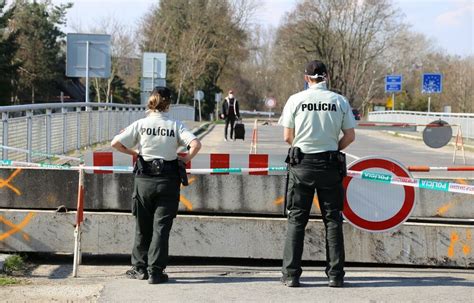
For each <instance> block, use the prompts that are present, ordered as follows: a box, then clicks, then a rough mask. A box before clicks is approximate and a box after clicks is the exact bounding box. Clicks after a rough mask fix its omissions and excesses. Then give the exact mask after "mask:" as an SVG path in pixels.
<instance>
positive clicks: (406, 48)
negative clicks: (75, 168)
mask: <svg viewBox="0 0 474 303" xmlns="http://www.w3.org/2000/svg"><path fill="white" fill-rule="evenodd" d="M71 6H72V4H65V5H59V6H58V5H53V4H52V3H51V1H49V0H43V1H28V0H16V1H14V3H13V5H12V6H10V7H6V6H5V2H4V1H3V2H2V1H0V102H2V104H14V103H19V102H23V103H29V102H46V101H51V100H54V99H55V98H57V94H58V87H59V88H60V85H59V84H60V83H62V82H64V81H67V79H66V78H65V76H64V74H65V72H64V69H65V34H64V33H63V32H62V31H61V27H62V26H63V25H64V23H65V15H66V12H67V10H68V9H70V8H71ZM258 7H259V2H258V1H257V0H161V1H157V2H156V3H155V4H154V5H152V6H151V7H150V10H149V11H148V13H146V14H145V15H144V16H143V18H142V19H141V20H140V22H139V25H138V27H137V29H136V32H134V31H133V30H132V28H131V27H130V26H127V25H123V24H120V23H118V22H117V21H115V20H113V19H110V18H109V19H104V20H102V21H101V22H100V23H98V24H96V25H94V26H91V27H89V28H77V29H76V30H77V31H81V32H90V33H107V34H110V35H111V36H112V74H111V77H110V78H109V79H94V81H92V83H91V91H93V93H94V95H93V96H92V97H93V98H91V100H94V101H100V102H111V101H113V102H124V103H139V102H140V101H139V94H140V75H141V54H142V53H143V52H164V53H166V54H167V85H168V86H169V87H170V88H171V90H172V92H173V99H174V100H175V101H176V103H182V104H193V101H192V98H193V92H194V91H195V90H197V89H199V90H202V91H204V92H205V96H206V97H205V102H204V104H203V113H204V114H205V117H206V116H207V114H208V113H211V112H213V111H214V109H215V102H214V94H215V93H218V92H224V93H226V92H227V90H229V89H233V90H234V91H235V93H236V95H237V98H238V99H239V100H240V102H241V106H242V108H244V109H248V110H254V109H256V110H265V107H264V100H265V99H267V98H269V97H272V98H274V99H276V100H277V111H278V110H279V109H281V108H282V107H283V106H284V103H285V102H286V100H287V98H288V97H289V96H290V95H291V94H294V93H296V92H297V91H299V90H301V89H302V88H303V86H304V82H303V76H302V73H303V68H304V65H305V63H306V62H307V61H309V60H312V59H320V60H322V61H323V62H325V63H326V65H327V66H328V71H329V74H330V81H329V86H330V88H331V89H332V90H335V91H337V92H340V93H341V94H343V95H345V96H346V97H347V98H348V100H349V101H350V103H351V105H352V107H354V108H359V109H360V110H362V111H366V110H369V109H371V108H372V107H373V106H374V105H383V104H385V102H386V98H387V94H386V93H385V92H384V77H385V75H387V74H402V75H403V91H402V92H401V93H400V94H397V96H396V103H395V105H396V109H397V110H401V109H403V110H419V111H425V110H427V101H426V100H427V96H426V95H423V94H422V93H421V75H422V74H423V73H425V72H439V73H442V74H443V93H442V94H440V95H433V96H432V111H442V110H443V106H446V105H449V106H451V107H452V111H453V112H463V113H469V112H473V111H474V104H473V103H474V102H473V98H472V96H471V94H470V92H471V91H472V90H473V89H474V87H473V82H474V81H473V76H474V75H473V71H474V56H472V55H471V56H464V57H461V56H455V55H449V54H446V52H445V51H443V49H441V48H439V47H437V46H436V44H435V43H434V42H433V41H430V40H429V39H428V38H427V37H425V36H424V35H422V34H420V33H416V32H414V31H412V30H411V28H410V26H409V25H407V24H406V23H405V22H404V18H403V15H402V13H401V12H400V11H399V10H398V9H397V8H396V7H395V6H394V4H393V2H392V1H391V0H365V1H357V0H300V1H297V3H296V4H295V6H294V8H293V9H292V10H291V11H290V12H288V13H287V14H286V16H285V17H284V18H283V20H282V21H281V22H280V25H279V26H278V27H277V28H272V27H270V26H264V25H261V24H259V22H258V20H257V19H256V17H255V12H256V9H257V8H258Z"/></svg>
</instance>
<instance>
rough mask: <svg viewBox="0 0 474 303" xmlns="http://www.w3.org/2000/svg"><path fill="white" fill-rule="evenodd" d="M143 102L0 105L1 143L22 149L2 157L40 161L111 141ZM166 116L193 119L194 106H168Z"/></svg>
mask: <svg viewBox="0 0 474 303" xmlns="http://www.w3.org/2000/svg"><path fill="white" fill-rule="evenodd" d="M144 112H145V106H144V105H132V104H130V105H127V104H115V103H88V104H87V105H86V104H85V103H46V104H31V105H13V106H1V107H0V113H1V115H2V123H1V125H0V142H1V144H2V145H3V146H11V147H15V148H22V149H26V150H28V151H29V153H27V154H26V156H25V155H24V154H14V155H9V151H8V150H7V149H2V159H11V160H23V159H26V161H28V162H32V161H37V160H41V159H43V158H44V155H36V156H35V153H34V152H35V151H36V152H42V153H46V154H65V153H67V152H69V151H72V150H78V149H80V148H82V147H86V146H91V145H93V144H95V143H100V142H105V141H109V140H111V139H112V138H113V137H114V136H115V135H116V134H117V133H118V132H119V131H120V130H121V129H123V128H124V127H126V126H127V125H129V124H131V123H133V122H134V121H136V120H138V119H141V118H143V117H144ZM170 117H171V118H173V119H178V120H194V108H193V107H191V106H187V105H172V106H171V109H170Z"/></svg>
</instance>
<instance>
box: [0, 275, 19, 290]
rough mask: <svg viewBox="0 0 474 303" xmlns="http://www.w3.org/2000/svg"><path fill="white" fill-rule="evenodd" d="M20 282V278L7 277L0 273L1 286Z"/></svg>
mask: <svg viewBox="0 0 474 303" xmlns="http://www.w3.org/2000/svg"><path fill="white" fill-rule="evenodd" d="M19 283H20V280H18V279H15V278H11V277H7V276H5V275H0V287H1V286H8V285H15V284H19Z"/></svg>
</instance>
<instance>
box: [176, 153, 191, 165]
mask: <svg viewBox="0 0 474 303" xmlns="http://www.w3.org/2000/svg"><path fill="white" fill-rule="evenodd" d="M178 160H181V161H183V162H184V163H188V162H189V161H190V160H191V159H190V158H189V155H186V156H184V157H183V156H178Z"/></svg>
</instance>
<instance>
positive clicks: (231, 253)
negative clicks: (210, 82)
mask: <svg viewBox="0 0 474 303" xmlns="http://www.w3.org/2000/svg"><path fill="white" fill-rule="evenodd" d="M74 218H75V214H74V213H55V212H51V211H27V210H2V211H0V220H1V222H2V223H0V252H28V251H34V252H60V253H71V252H72V251H73V245H74V226H73V223H74ZM5 222H8V223H7V224H5ZM134 230H135V222H134V217H133V216H131V215H130V214H123V213H88V212H86V213H85V221H84V224H83V228H82V231H83V234H82V250H83V252H84V253H92V254H130V252H131V248H132V243H133V242H132V241H133V237H134ZM344 234H345V239H346V240H345V246H346V260H347V261H348V262H363V263H376V264H406V265H432V266H453V267H465V268H474V252H473V248H474V242H473V240H472V235H473V234H474V226H472V225H449V224H420V223H405V224H403V225H402V226H401V227H400V228H398V229H396V230H394V231H391V232H383V233H375V234H374V233H368V232H364V231H360V230H358V229H355V228H353V227H352V226H351V225H349V224H344ZM285 236H286V219H284V218H281V219H280V218H245V217H222V216H221V217H217V216H211V217H210V216H189V215H180V216H178V217H177V219H176V220H175V223H174V225H173V229H172V232H171V240H170V253H171V255H174V256H192V257H218V258H253V259H281V257H282V253H283V243H284V239H285ZM324 239H325V235H324V226H323V224H322V222H321V221H320V220H310V222H309V224H308V226H307V229H306V238H305V250H304V254H303V258H304V259H305V260H318V261H323V260H325V242H324Z"/></svg>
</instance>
